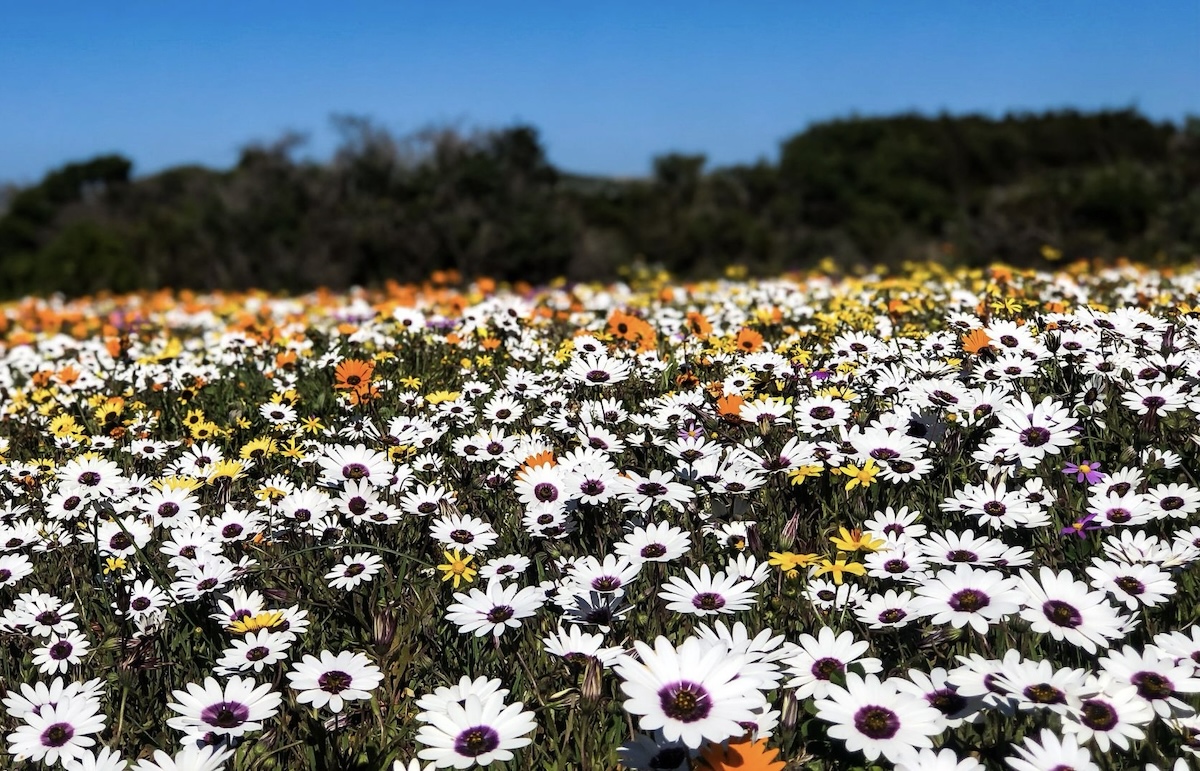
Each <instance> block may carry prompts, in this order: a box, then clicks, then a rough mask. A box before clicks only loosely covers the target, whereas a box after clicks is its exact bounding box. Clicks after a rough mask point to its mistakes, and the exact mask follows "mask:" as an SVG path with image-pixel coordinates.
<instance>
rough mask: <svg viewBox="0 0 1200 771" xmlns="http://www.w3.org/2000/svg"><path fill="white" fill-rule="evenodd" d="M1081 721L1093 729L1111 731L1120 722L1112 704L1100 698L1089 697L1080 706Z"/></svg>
mask: <svg viewBox="0 0 1200 771" xmlns="http://www.w3.org/2000/svg"><path fill="white" fill-rule="evenodd" d="M1079 713H1080V715H1081V720H1080V722H1081V723H1083V724H1084V725H1085V726H1087V727H1088V728H1090V729H1092V730H1093V731H1111V730H1112V729H1113V728H1115V727H1116V725H1117V723H1118V722H1119V718H1118V716H1117V711H1116V710H1115V709H1113V708H1112V705H1111V704H1109V703H1108V702H1105V701H1100V700H1099V699H1088V700H1086V701H1085V702H1083V705H1082V706H1081V707H1080V708H1079Z"/></svg>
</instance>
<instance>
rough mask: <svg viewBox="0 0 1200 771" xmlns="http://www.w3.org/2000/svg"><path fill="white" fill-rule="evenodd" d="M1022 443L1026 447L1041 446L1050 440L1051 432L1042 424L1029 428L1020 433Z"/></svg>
mask: <svg viewBox="0 0 1200 771" xmlns="http://www.w3.org/2000/svg"><path fill="white" fill-rule="evenodd" d="M1019 436H1020V440H1021V444H1023V445H1025V446H1026V447H1041V446H1042V445H1043V444H1045V443H1046V442H1049V441H1050V432H1049V431H1048V430H1046V429H1044V428H1041V427H1040V426H1034V427H1032V428H1027V429H1025V430H1024V431H1022V432H1021V433H1020V435H1019Z"/></svg>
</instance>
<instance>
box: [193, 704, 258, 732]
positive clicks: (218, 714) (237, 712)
mask: <svg viewBox="0 0 1200 771" xmlns="http://www.w3.org/2000/svg"><path fill="white" fill-rule="evenodd" d="M200 719H201V720H202V721H204V722H205V723H207V724H209V725H211V726H216V727H217V728H237V727H238V726H240V725H241V724H242V723H245V722H246V721H247V720H249V719H250V708H249V707H247V706H246V705H245V704H239V703H238V702H236V701H219V702H217V703H216V704H211V705H209V706H207V707H205V708H204V709H203V711H201V712H200Z"/></svg>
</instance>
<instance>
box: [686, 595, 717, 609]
mask: <svg viewBox="0 0 1200 771" xmlns="http://www.w3.org/2000/svg"><path fill="white" fill-rule="evenodd" d="M692 605H694V606H695V607H696V608H698V609H700V610H719V609H721V608H723V607H725V598H724V597H722V596H721V595H719V594H717V593H716V592H701V593H700V594H697V595H696V596H695V597H693V598H692Z"/></svg>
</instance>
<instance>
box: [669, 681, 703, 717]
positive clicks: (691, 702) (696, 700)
mask: <svg viewBox="0 0 1200 771" xmlns="http://www.w3.org/2000/svg"><path fill="white" fill-rule="evenodd" d="M658 703H659V706H660V707H661V708H662V711H663V713H664V714H665V715H666V716H667V717H669V718H671V719H672V720H678V721H680V722H681V723H694V722H696V721H697V720H703V719H704V718H706V717H708V713H709V712H711V711H712V696H711V695H709V693H708V691H707V690H706V689H705V688H704V686H702V685H700V684H699V683H693V682H690V681H688V680H680V681H679V682H676V683H669V684H667V685H664V686H663V687H662V688H659V689H658Z"/></svg>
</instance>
